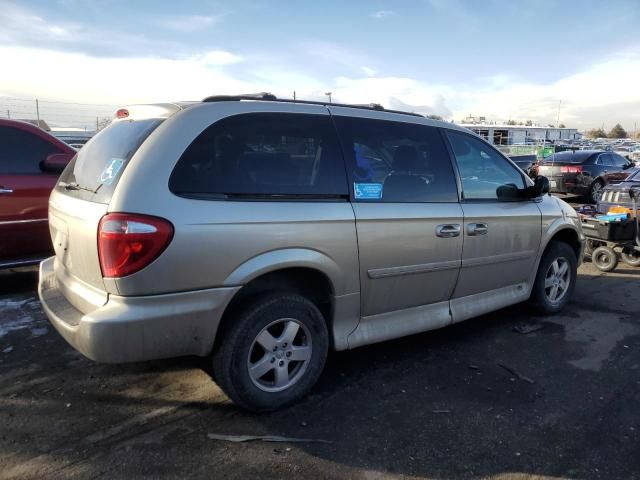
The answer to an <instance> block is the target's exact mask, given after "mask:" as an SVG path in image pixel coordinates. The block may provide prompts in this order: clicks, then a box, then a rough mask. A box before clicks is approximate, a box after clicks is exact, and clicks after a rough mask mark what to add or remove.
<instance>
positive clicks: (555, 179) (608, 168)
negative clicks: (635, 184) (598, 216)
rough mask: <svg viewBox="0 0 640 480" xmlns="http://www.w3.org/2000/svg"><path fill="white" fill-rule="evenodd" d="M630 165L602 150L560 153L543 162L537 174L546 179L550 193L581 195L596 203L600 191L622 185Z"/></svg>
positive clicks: (629, 162) (617, 156)
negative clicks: (620, 183)
mask: <svg viewBox="0 0 640 480" xmlns="http://www.w3.org/2000/svg"><path fill="white" fill-rule="evenodd" d="M632 167H634V163H633V162H631V161H630V160H628V159H626V158H624V157H622V156H621V155H618V154H616V153H612V152H607V151H604V150H578V151H575V152H560V153H554V154H553V155H551V156H549V157H547V158H545V159H544V160H543V161H542V162H540V164H539V166H538V173H539V174H540V175H544V176H546V177H548V178H549V182H550V184H551V192H553V193H572V194H577V195H582V196H584V197H585V199H586V201H587V202H590V203H597V202H598V199H599V198H600V194H601V192H602V189H603V188H604V187H605V186H606V185H608V184H609V183H619V182H621V181H623V180H624V179H625V178H627V176H628V175H629V173H630V172H631V171H632V170H629V169H630V168H632Z"/></svg>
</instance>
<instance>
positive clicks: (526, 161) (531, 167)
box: [509, 155, 538, 177]
mask: <svg viewBox="0 0 640 480" xmlns="http://www.w3.org/2000/svg"><path fill="white" fill-rule="evenodd" d="M509 158H510V159H511V160H512V161H513V163H515V164H516V165H517V166H518V167H520V170H522V171H523V172H524V173H526V174H527V175H529V176H530V177H535V176H536V173H537V171H536V170H537V160H538V159H537V157H536V155H510V156H509Z"/></svg>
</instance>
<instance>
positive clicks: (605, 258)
mask: <svg viewBox="0 0 640 480" xmlns="http://www.w3.org/2000/svg"><path fill="white" fill-rule="evenodd" d="M591 261H592V262H593V264H594V265H595V266H596V268H597V269H598V270H600V271H602V272H610V271H612V270H613V269H615V268H616V267H617V266H618V255H617V254H616V252H614V251H613V249H612V248H609V247H598V248H596V249H595V250H594V251H593V253H592V254H591Z"/></svg>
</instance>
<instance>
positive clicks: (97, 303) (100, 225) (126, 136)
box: [39, 94, 584, 411]
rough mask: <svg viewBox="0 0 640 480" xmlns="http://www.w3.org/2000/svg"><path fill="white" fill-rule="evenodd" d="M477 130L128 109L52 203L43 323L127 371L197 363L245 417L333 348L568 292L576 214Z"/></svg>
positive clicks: (365, 113) (343, 110)
mask: <svg viewBox="0 0 640 480" xmlns="http://www.w3.org/2000/svg"><path fill="white" fill-rule="evenodd" d="M548 188H549V187H548V182H547V181H546V179H545V178H543V177H538V178H537V179H536V181H535V182H534V181H532V180H531V179H529V178H528V177H527V176H526V175H524V174H523V172H522V171H520V170H519V169H518V167H517V166H516V165H515V164H514V163H513V162H511V161H510V160H509V159H508V158H507V157H505V156H504V155H502V154H501V153H500V152H498V151H497V150H496V149H495V148H493V147H492V146H491V145H489V144H488V143H486V142H485V141H484V140H482V139H481V138H480V137H478V136H477V135H475V134H473V133H471V132H469V131H468V130H466V129H463V128H460V127H457V126H456V125H453V124H450V123H443V122H438V121H433V120H429V119H426V118H424V117H422V116H420V115H415V114H410V113H403V112H394V111H389V110H384V109H382V108H381V107H380V106H377V105H372V106H369V107H364V106H348V105H336V104H332V105H326V104H322V103H319V102H318V103H316V102H302V101H297V102H292V101H287V100H278V99H276V98H275V97H273V96H272V95H268V94H265V95H257V96H237V97H229V96H224V97H220V96H216V97H209V98H206V99H205V100H204V101H202V102H192V103H182V104H158V105H140V106H135V105H134V106H130V107H126V108H122V109H119V110H118V111H117V112H116V119H115V120H114V122H113V124H112V125H111V126H109V127H108V128H106V129H105V130H103V131H102V132H100V133H99V134H97V135H96V136H95V137H94V138H93V139H91V140H90V141H89V142H88V143H87V144H86V145H85V146H84V147H83V148H82V150H80V151H79V152H78V154H77V155H76V157H75V159H74V160H73V161H72V163H71V164H70V165H69V166H68V167H67V169H66V170H65V171H64V173H63V174H62V176H61V178H60V181H59V183H58V184H57V186H56V188H55V190H54V191H53V193H52V195H51V199H50V204H49V224H50V228H51V236H52V239H53V244H54V247H55V252H56V255H55V256H54V257H52V258H50V259H48V260H45V261H44V262H43V263H42V264H41V267H40V285H39V295H40V299H41V300H42V304H43V306H44V309H45V311H46V313H47V316H48V317H49V319H50V321H51V323H52V324H53V325H54V326H55V328H56V329H57V330H58V332H60V334H61V335H62V336H63V337H64V338H65V339H66V340H67V341H68V342H69V343H70V344H71V345H72V346H73V347H75V348H76V349H77V350H79V351H80V352H82V353H83V354H84V355H86V356H87V357H89V358H91V359H94V360H96V361H99V362H108V363H118V362H134V361H141V360H149V359H157V358H165V357H174V356H180V355H199V356H203V357H205V356H206V357H209V358H210V359H211V365H212V371H213V376H214V378H215V381H216V382H217V383H218V384H219V385H220V386H221V387H222V389H223V390H224V391H225V392H226V393H227V394H228V395H229V397H231V399H232V400H233V401H234V402H236V403H237V404H238V405H241V406H243V407H245V408H248V409H252V410H258V411H263V410H272V409H276V408H280V407H282V406H284V405H287V404H290V403H291V402H293V401H295V400H297V399H299V398H301V397H302V396H304V395H305V394H306V393H307V392H308V391H309V390H310V389H311V388H312V387H313V385H314V384H315V382H316V381H317V379H318V377H319V376H320V374H321V372H322V369H323V367H324V364H325V359H326V358H327V354H328V351H329V350H330V349H335V350H345V349H351V348H356V347H359V346H361V345H367V344H371V343H374V342H380V341H384V340H388V339H392V338H397V337H402V336H404V335H411V334H414V333H418V332H424V331H427V330H432V329H436V328H440V327H445V326H447V325H451V324H452V323H456V322H460V321H462V320H466V319H468V318H471V317H476V316H478V315H482V314H484V313H487V312H490V311H493V310H497V309H500V308H502V307H506V306H507V305H512V304H515V303H518V302H523V301H530V302H531V304H532V305H533V306H535V307H537V308H538V309H539V310H540V311H542V312H545V313H553V312H557V311H559V310H560V309H561V308H563V307H564V306H565V305H566V304H567V302H568V301H569V299H570V296H571V294H572V291H573V288H574V285H575V281H576V269H577V266H578V263H579V261H580V259H581V257H582V255H581V252H582V248H583V243H584V239H583V236H582V233H581V230H580V222H579V220H578V217H577V216H576V213H575V211H574V210H573V209H572V208H571V207H569V206H568V205H567V204H565V203H564V202H562V201H561V200H559V199H557V198H553V197H551V196H549V195H547V192H548Z"/></svg>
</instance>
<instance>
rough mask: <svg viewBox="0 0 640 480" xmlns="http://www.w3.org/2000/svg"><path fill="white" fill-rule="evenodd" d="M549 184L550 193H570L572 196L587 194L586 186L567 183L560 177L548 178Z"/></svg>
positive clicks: (571, 182) (574, 182)
mask: <svg viewBox="0 0 640 480" xmlns="http://www.w3.org/2000/svg"><path fill="white" fill-rule="evenodd" d="M554 182H555V186H554ZM549 183H550V191H551V193H570V194H574V195H586V194H587V193H589V187H588V186H585V185H582V184H581V183H578V182H576V181H567V180H565V179H564V178H562V177H553V178H550V179H549Z"/></svg>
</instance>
